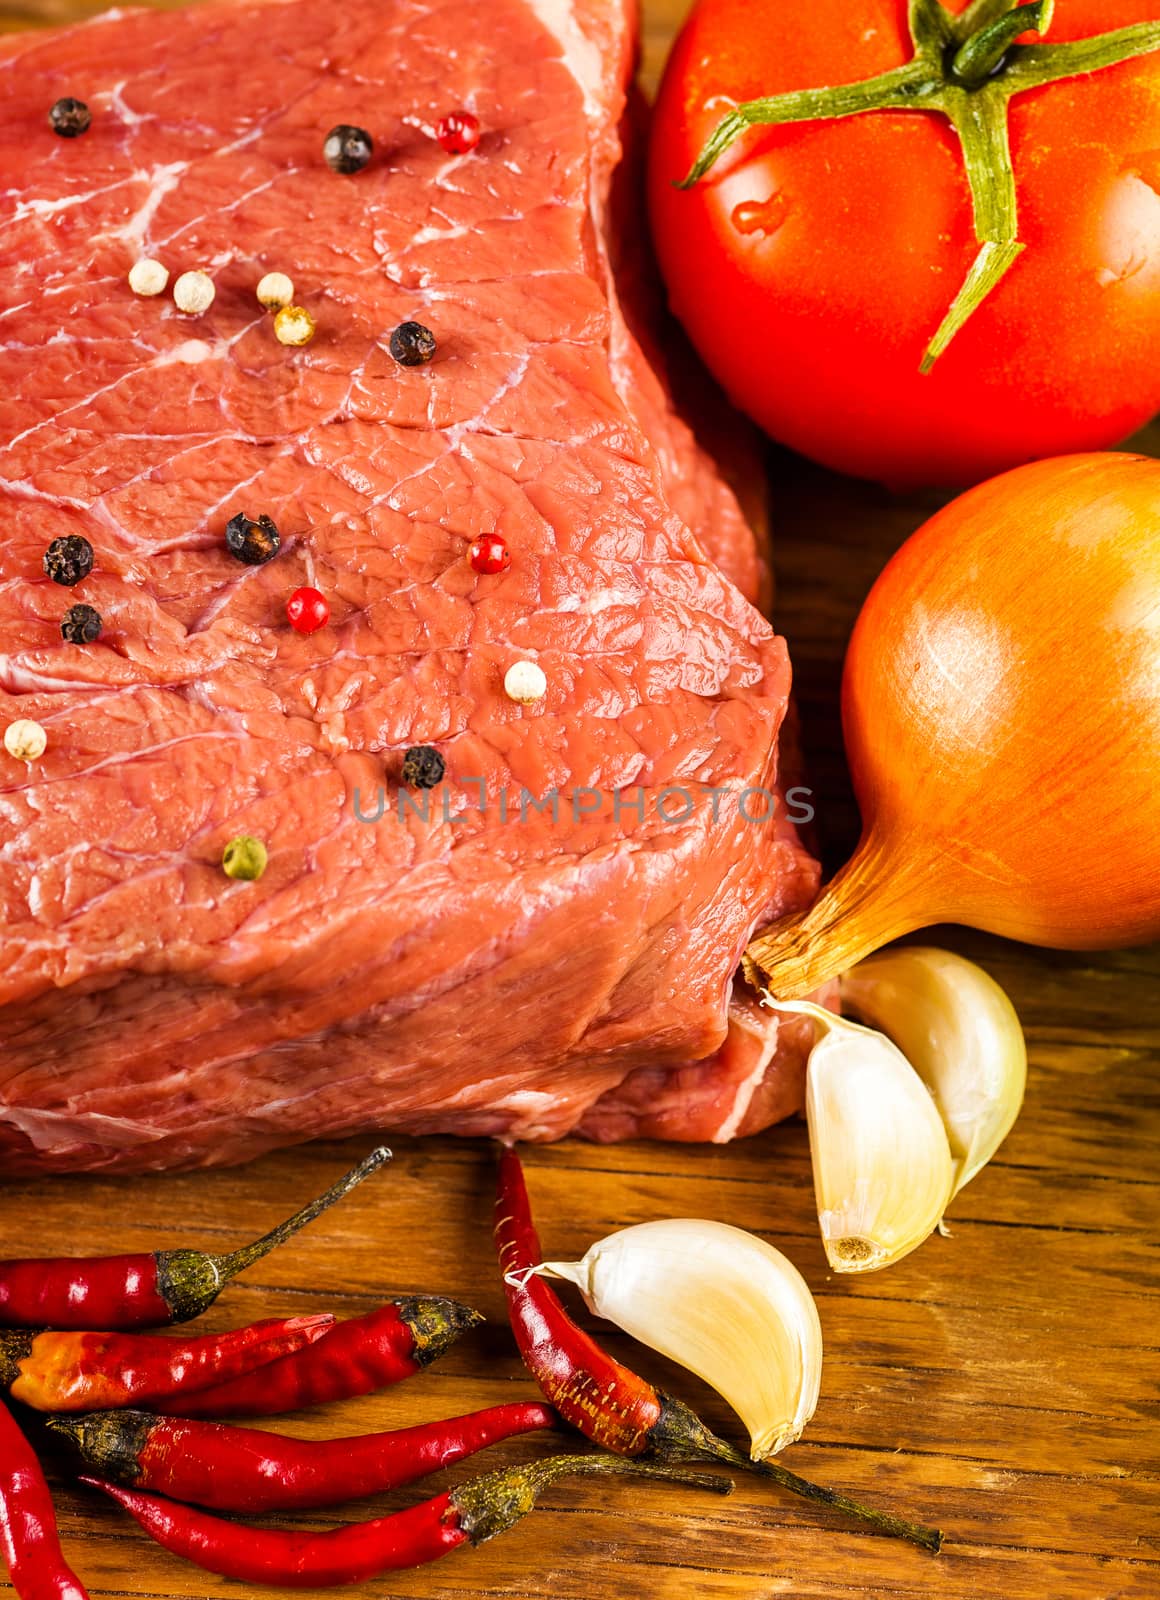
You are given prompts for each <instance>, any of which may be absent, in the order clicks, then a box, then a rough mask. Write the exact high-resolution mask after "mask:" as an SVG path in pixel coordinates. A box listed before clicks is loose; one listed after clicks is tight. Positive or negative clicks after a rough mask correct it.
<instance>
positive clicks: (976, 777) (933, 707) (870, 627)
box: [746, 454, 1160, 999]
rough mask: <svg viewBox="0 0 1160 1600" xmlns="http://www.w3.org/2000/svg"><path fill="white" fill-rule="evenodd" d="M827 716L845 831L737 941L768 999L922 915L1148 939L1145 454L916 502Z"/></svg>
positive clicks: (1089, 458) (1151, 639)
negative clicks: (856, 818) (856, 828)
mask: <svg viewBox="0 0 1160 1600" xmlns="http://www.w3.org/2000/svg"><path fill="white" fill-rule="evenodd" d="M842 714H843V725H844V730H845V738H846V751H847V756H848V758H849V764H850V771H851V774H852V777H853V780H854V787H855V792H856V794H857V797H858V804H859V806H860V808H861V812H862V821H863V835H862V840H861V843H860V844H859V846H858V849H857V851H856V852H855V854H854V856H853V858H852V859H851V860H850V861H849V863H848V864H847V865H846V866H845V867H844V868H843V869H842V871H841V872H839V873H838V875H837V877H835V878H834V880H833V881H832V882H831V883H830V884H829V886H828V887H827V889H826V890H825V891H824V893H823V894H822V896H821V898H820V899H819V900H818V901H817V903H816V904H815V905H814V907H813V908H812V910H810V911H808V912H806V913H804V914H801V915H797V916H794V917H791V918H788V919H786V920H785V921H783V922H781V923H778V924H775V925H774V927H772V928H771V929H769V930H768V931H767V932H766V933H765V934H763V935H762V936H761V937H760V938H758V939H756V940H755V941H754V942H753V943H752V944H751V945H750V947H749V951H748V955H747V960H746V970H747V971H748V973H749V975H750V977H751V978H752V979H754V981H760V980H761V978H762V977H764V981H765V983H766V984H767V985H768V988H769V991H770V993H772V994H774V995H776V996H778V997H779V998H782V999H792V998H794V997H796V996H800V995H805V994H808V993H810V992H811V991H812V990H814V989H816V988H817V987H818V986H819V985H820V984H821V983H823V982H825V981H826V980H827V979H829V978H833V977H836V976H837V975H839V974H840V973H842V972H845V971H847V970H848V969H849V968H850V967H852V966H853V965H854V964H855V962H857V961H859V960H861V959H862V958H863V957H864V956H867V955H869V954H870V953H871V952H872V951H874V950H876V949H878V948H879V947H880V946H881V945H883V944H886V943H888V942H889V941H890V940H891V939H894V938H897V937H898V936H899V935H901V934H904V933H908V932H910V931H911V930H913V929H916V928H922V927H928V926H930V925H931V924H932V923H936V922H961V923H965V924H967V925H968V926H970V927H976V928H985V929H987V930H989V931H990V932H992V933H999V934H1004V935H1006V936H1007V937H1009V938H1013V939H1022V940H1026V941H1028V942H1030V943H1032V944H1042V945H1049V946H1053V947H1056V948H1060V949H1070V950H1083V949H1104V948H1108V947H1110V946H1114V945H1121V944H1132V943H1137V942H1142V941H1145V940H1148V939H1151V938H1155V937H1157V936H1160V825H1158V824H1160V812H1158V808H1157V799H1156V786H1157V778H1158V776H1160V462H1156V461H1153V460H1150V459H1148V458H1147V457H1143V456H1132V455H1114V454H1107V455H1084V456H1069V457H1064V458H1061V459H1059V460H1055V461H1042V462H1037V463H1035V464H1033V465H1031V466H1027V467H1020V468H1017V469H1016V470H1015V471H1014V472H1009V473H1005V474H1004V475H1003V476H1002V477H999V478H995V479H992V480H991V482H989V483H984V484H981V485H980V486H979V487H978V488H977V489H972V490H971V491H970V492H969V493H967V494H965V495H962V496H961V497H960V498H959V499H957V500H955V501H953V502H952V503H951V504H950V505H948V506H946V507H945V508H944V509H943V510H942V511H940V512H939V513H938V514H937V515H936V516H934V517H932V518H931V520H930V521H929V522H927V523H926V524H925V525H924V526H923V527H922V528H920V529H919V531H918V532H917V533H916V534H914V536H913V537H912V538H911V539H909V540H908V541H907V543H906V544H905V545H903V547H902V549H901V550H900V551H899V552H898V554H897V555H896V556H895V557H894V558H893V560H892V561H891V562H890V563H889V565H888V566H887V567H886V569H885V571H884V572H883V573H882V575H881V577H880V578H879V579H878V581H877V583H876V584H875V585H874V588H873V590H872V591H871V593H870V596H869V598H868V599H867V601H866V604H865V606H864V607H863V609H862V614H861V616H860V617H859V619H858V623H857V626H856V628H855V631H854V636H853V638H852V640H851V643H850V649H849V652H848V654H847V657H846V666H845V676H844V680H843V688H842Z"/></svg>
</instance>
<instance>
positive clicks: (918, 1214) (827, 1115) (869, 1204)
mask: <svg viewBox="0 0 1160 1600" xmlns="http://www.w3.org/2000/svg"><path fill="white" fill-rule="evenodd" d="M776 1009H777V1010H779V1011H793V1012H801V1013H805V1014H806V1015H807V1016H812V1017H813V1018H814V1020H815V1021H816V1022H817V1023H819V1025H820V1026H821V1028H822V1030H823V1031H822V1036H821V1038H820V1039H819V1040H818V1042H817V1043H816V1044H815V1045H814V1047H813V1049H812V1050H811V1052H810V1058H809V1064H808V1066H807V1068H806V1119H807V1121H808V1123H809V1129H810V1155H811V1158H812V1161H813V1169H814V1192H815V1195H816V1198H817V1205H818V1224H819V1227H820V1228H821V1233H822V1242H823V1244H824V1245H825V1249H826V1256H827V1258H828V1260H829V1263H830V1265H831V1267H833V1269H834V1271H835V1272H873V1271H876V1270H877V1269H878V1268H880V1267H887V1266H890V1265H891V1264H892V1263H893V1262H895V1261H900V1260H901V1259H902V1257H903V1256H905V1255H909V1254H910V1252H911V1251H912V1250H914V1249H916V1248H917V1246H918V1245H920V1244H921V1243H922V1242H923V1240H924V1239H926V1238H927V1237H928V1236H929V1235H930V1234H931V1233H932V1232H933V1231H934V1229H935V1228H936V1227H937V1226H938V1224H939V1222H940V1221H941V1220H942V1214H943V1212H944V1211H945V1209H946V1207H947V1203H948V1202H949V1200H950V1197H951V1186H952V1183H953V1181H954V1161H953V1158H952V1156H951V1148H950V1144H949V1142H948V1139H947V1134H946V1129H945V1128H944V1127H943V1124H942V1118H941V1117H940V1115H939V1111H938V1107H937V1106H936V1105H935V1103H934V1100H933V1098H932V1097H931V1093H930V1090H929V1089H928V1088H927V1087H926V1085H925V1084H924V1083H923V1081H922V1079H921V1078H920V1077H919V1076H918V1074H917V1072H915V1070H914V1068H913V1067H912V1066H911V1065H910V1062H909V1061H908V1060H907V1059H906V1057H905V1056H904V1055H903V1054H902V1052H901V1050H899V1049H898V1047H897V1045H895V1044H892V1043H891V1041H890V1040H889V1039H887V1038H886V1037H885V1036H884V1035H883V1034H881V1033H876V1032H875V1031H874V1030H873V1029H872V1028H863V1027H860V1026H859V1025H858V1024H857V1023H856V1022H849V1021H847V1019H846V1018H844V1017H837V1016H835V1015H834V1014H833V1013H832V1012H829V1011H825V1010H823V1008H822V1007H821V1006H815V1005H812V1004H810V1003H809V1002H807V1001H795V1002H792V1003H785V1004H783V1003H781V1002H779V1003H778V1004H777V1006H776Z"/></svg>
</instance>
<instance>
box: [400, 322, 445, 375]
mask: <svg viewBox="0 0 1160 1600" xmlns="http://www.w3.org/2000/svg"><path fill="white" fill-rule="evenodd" d="M391 354H392V355H393V356H394V358H395V360H396V361H397V362H398V363H399V365H400V366H401V367H425V366H426V365H427V363H428V361H430V359H431V357H432V356H433V355H434V354H435V335H434V334H433V333H432V332H431V330H430V328H425V327H424V326H423V324H422V323H421V322H400V324H399V326H398V327H397V328H396V329H395V331H394V333H392V335H391Z"/></svg>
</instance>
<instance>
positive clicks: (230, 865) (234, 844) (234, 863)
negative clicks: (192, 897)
mask: <svg viewBox="0 0 1160 1600" xmlns="http://www.w3.org/2000/svg"><path fill="white" fill-rule="evenodd" d="M268 860H269V856H268V855H267V853H266V846H265V845H264V844H263V843H262V841H261V839H255V838H254V836H253V834H249V833H239V834H238V836H237V838H236V839H231V840H230V842H229V844H227V845H226V847H225V849H224V850H223V851H222V871H223V872H224V873H225V875H226V877H227V878H244V879H245V880H246V882H247V883H253V882H254V881H255V879H257V878H260V877H261V876H262V874H263V872H265V870H266V863H267V861H268Z"/></svg>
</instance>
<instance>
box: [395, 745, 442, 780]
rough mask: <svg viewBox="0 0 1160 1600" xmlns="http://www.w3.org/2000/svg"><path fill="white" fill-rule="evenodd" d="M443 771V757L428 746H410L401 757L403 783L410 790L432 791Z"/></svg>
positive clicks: (440, 778)
mask: <svg viewBox="0 0 1160 1600" xmlns="http://www.w3.org/2000/svg"><path fill="white" fill-rule="evenodd" d="M445 770H446V767H445V764H444V761H443V757H442V756H441V755H440V754H439V752H438V750H436V749H435V748H434V747H433V746H432V745H429V744H416V745H412V746H411V748H410V750H408V751H407V753H406V754H405V755H404V757H403V782H404V783H405V784H407V785H408V786H409V787H410V788H412V789H434V787H435V785H436V784H437V783H442V782H443V774H444V772H445Z"/></svg>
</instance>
